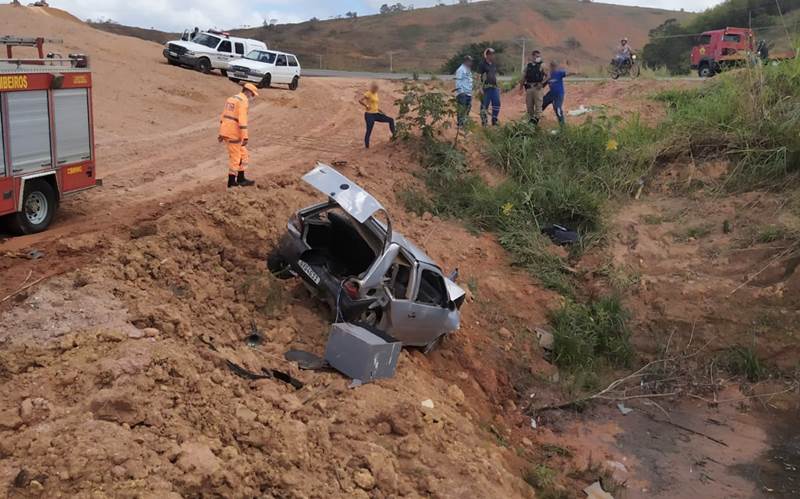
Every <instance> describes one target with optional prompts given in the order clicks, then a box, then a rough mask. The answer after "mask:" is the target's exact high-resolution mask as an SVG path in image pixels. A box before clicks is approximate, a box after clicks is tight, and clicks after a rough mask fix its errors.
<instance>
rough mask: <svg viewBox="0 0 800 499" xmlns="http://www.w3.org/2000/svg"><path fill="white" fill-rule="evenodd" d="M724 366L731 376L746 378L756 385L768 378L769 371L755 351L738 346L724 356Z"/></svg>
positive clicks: (722, 359) (722, 362) (722, 360)
mask: <svg viewBox="0 0 800 499" xmlns="http://www.w3.org/2000/svg"><path fill="white" fill-rule="evenodd" d="M721 364H722V366H723V367H724V368H725V369H726V370H727V371H728V372H730V373H731V374H734V375H736V376H744V377H745V378H746V379H747V381H750V382H751V383H755V382H757V381H761V380H762V379H764V378H766V377H767V369H766V367H765V366H764V364H763V363H762V362H761V360H760V359H759V358H758V355H757V354H756V351H755V349H753V348H750V347H742V346H736V347H732V348H730V349H728V350H727V351H726V352H725V353H723V354H722V358H721Z"/></svg>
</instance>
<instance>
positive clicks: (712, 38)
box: [691, 28, 795, 78]
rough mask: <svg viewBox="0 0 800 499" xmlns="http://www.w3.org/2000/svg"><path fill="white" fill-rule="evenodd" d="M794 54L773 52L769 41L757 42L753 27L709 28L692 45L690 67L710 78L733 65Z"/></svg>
mask: <svg viewBox="0 0 800 499" xmlns="http://www.w3.org/2000/svg"><path fill="white" fill-rule="evenodd" d="M793 57H795V53H794V52H793V51H788V52H778V53H770V51H769V48H768V47H767V44H766V42H764V41H763V40H762V41H759V42H758V43H756V40H755V33H753V30H751V29H747V28H725V29H715V30H711V31H706V32H705V33H703V34H701V35H700V36H699V38H698V39H697V42H696V44H695V46H694V47H693V48H692V55H691V67H692V69H696V70H697V74H698V75H699V76H700V77H701V78H708V77H711V76H714V75H715V74H716V73H719V72H720V71H722V70H724V69H727V68H731V67H737V66H742V65H746V64H754V63H756V62H761V63H768V62H777V61H781V60H785V59H791V58H793Z"/></svg>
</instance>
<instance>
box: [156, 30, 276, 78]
mask: <svg viewBox="0 0 800 499" xmlns="http://www.w3.org/2000/svg"><path fill="white" fill-rule="evenodd" d="M185 38H188V37H185ZM253 50H267V44H266V43H264V42H261V41H258V40H252V39H249V38H236V37H233V36H230V35H228V34H227V33H222V32H218V31H202V32H200V33H197V34H196V35H195V36H194V38H192V39H191V40H175V41H170V42H167V43H166V44H165V47H164V57H165V58H166V59H167V62H169V63H170V64H172V65H174V66H189V67H192V68H195V69H197V70H198V71H202V72H203V73H209V72H211V70H213V69H218V70H219V71H220V72H221V73H222V75H223V76H227V70H228V63H229V62H230V61H232V60H234V59H239V58H242V57H244V56H245V54H249V53H250V52H251V51H253Z"/></svg>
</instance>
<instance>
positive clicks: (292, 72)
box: [289, 55, 300, 81]
mask: <svg viewBox="0 0 800 499" xmlns="http://www.w3.org/2000/svg"><path fill="white" fill-rule="evenodd" d="M295 76H297V77H300V63H299V62H297V57H295V56H293V55H290V56H289V81H291V80H292V79H294V77H295Z"/></svg>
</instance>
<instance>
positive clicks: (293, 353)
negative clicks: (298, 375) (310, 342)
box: [283, 350, 331, 371]
mask: <svg viewBox="0 0 800 499" xmlns="http://www.w3.org/2000/svg"><path fill="white" fill-rule="evenodd" d="M283 358H285V359H286V360H288V361H289V362H296V363H297V367H299V368H300V369H303V370H305V371H321V370H323V369H329V368H330V367H331V366H330V364H328V362H327V361H326V360H325V359H323V358H322V357H319V356H318V355H314V354H313V353H311V352H306V351H304V350H289V351H288V352H286V353H285V354H283Z"/></svg>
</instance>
